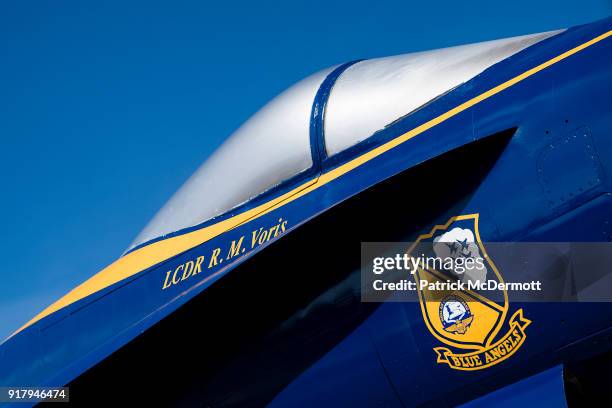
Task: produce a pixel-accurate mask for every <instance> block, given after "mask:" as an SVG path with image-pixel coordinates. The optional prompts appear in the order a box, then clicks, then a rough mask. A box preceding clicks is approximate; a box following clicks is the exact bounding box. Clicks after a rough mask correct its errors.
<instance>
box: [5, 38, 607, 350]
mask: <svg viewBox="0 0 612 408" xmlns="http://www.w3.org/2000/svg"><path fill="white" fill-rule="evenodd" d="M611 35H612V30H610V31H607V32H606V33H604V34H601V35H599V36H597V37H595V38H593V39H592V40H590V41H587V42H585V43H584V44H581V45H579V46H577V47H575V48H572V49H570V50H568V51H566V52H564V53H563V54H560V55H558V56H556V57H554V58H552V59H550V60H548V61H546V62H544V63H542V64H540V65H538V66H536V67H534V68H531V69H530V70H528V71H525V72H523V73H522V74H520V75H518V76H515V77H514V78H512V79H510V80H508V81H506V82H504V83H502V84H500V85H497V86H496V87H494V88H492V89H490V90H488V91H487V92H484V93H482V94H480V95H478V96H476V97H474V98H472V99H470V100H468V101H466V102H464V103H462V104H461V105H458V106H456V107H455V108H453V109H451V110H449V111H448V112H446V113H444V114H442V115H440V116H437V117H435V118H433V119H431V120H429V121H427V122H425V123H423V124H422V125H420V126H417V127H416V128H414V129H412V130H410V131H408V132H406V133H404V134H402V135H400V136H398V137H396V138H395V139H392V140H390V141H388V142H387V143H385V144H383V145H381V146H378V147H377V148H375V149H373V150H370V151H368V152H366V153H364V154H362V155H361V156H359V157H356V158H354V159H352V160H350V161H349V162H347V163H345V164H343V165H341V166H339V167H337V168H335V169H333V170H331V171H329V172H328V173H324V174H322V175H321V176H320V177H319V178H318V179H312V180H310V181H307V182H306V183H304V184H302V185H300V186H299V187H297V188H295V189H293V190H291V191H289V192H287V193H285V194H283V195H281V196H280V197H277V198H274V199H272V200H270V201H268V202H266V203H264V204H261V205H259V206H257V207H255V208H252V209H250V210H248V211H245V212H244V213H241V214H238V215H236V216H234V217H232V218H229V219H226V220H223V221H220V222H219V223H217V224H213V225H210V226H208V227H204V228H202V229H200V230H196V231H192V232H189V233H186V234H183V235H178V236H174V237H171V238H167V239H164V240H161V241H157V242H153V243H151V244H149V245H147V246H144V247H142V248H139V249H137V250H136V251H133V252H130V253H129V254H127V255H125V256H124V257H122V258H119V259H118V260H116V261H115V262H113V263H112V264H110V265H109V266H107V267H106V268H104V269H102V270H101V271H100V272H98V273H97V274H95V275H94V276H92V277H91V278H89V279H88V280H86V281H85V282H83V283H81V284H80V285H79V286H77V287H76V288H74V289H72V290H71V291H70V292H68V293H67V294H66V295H64V296H63V297H62V298H60V299H59V300H57V301H56V302H54V303H53V304H51V305H50V306H48V307H47V308H46V309H44V310H43V311H42V312H40V313H39V314H37V315H36V316H35V317H33V318H32V319H31V320H30V321H28V322H27V323H26V324H24V325H23V326H21V327H20V328H19V329H18V330H17V331H16V332H15V333H13V334H12V335H11V336H9V337H8V338H11V337H13V336H14V335H15V334H17V333H19V332H20V331H22V330H23V329H25V328H26V327H28V326H31V325H32V324H34V323H36V322H37V321H39V320H41V319H43V318H44V317H46V316H49V315H50V314H52V313H54V312H56V311H58V310H60V309H62V308H64V307H66V306H68V305H70V304H72V303H75V302H77V301H79V300H81V299H84V298H85V297H87V296H90V295H92V294H94V293H96V292H99V291H100V290H102V289H104V288H106V287H108V286H111V285H113V284H115V283H117V282H119V281H122V280H124V279H127V278H129V277H130V276H133V275H135V274H137V273H139V272H141V271H143V270H145V269H147V268H150V267H151V266H153V265H156V264H158V263H160V262H163V261H165V260H167V259H169V258H171V257H173V256H175V255H178V254H180V253H182V252H185V251H187V250H189V249H191V248H194V247H196V246H198V245H200V244H202V243H204V242H206V241H209V240H211V239H213V238H215V237H217V236H219V235H221V234H223V233H225V232H227V231H229V230H231V229H233V228H235V227H237V226H239V225H241V224H243V223H245V222H247V221H250V220H252V219H256V218H259V217H261V216H262V215H264V214H266V213H268V212H270V211H272V210H273V209H276V208H279V207H282V206H284V205H285V204H287V203H290V202H292V201H294V200H296V199H298V198H299V197H302V196H303V195H305V194H308V193H310V192H312V191H314V190H316V189H317V188H319V187H321V186H323V185H325V184H327V183H329V182H331V181H333V180H335V179H337V178H338V177H340V176H342V175H344V174H346V173H348V172H350V171H351V170H354V169H355V168H357V167H359V166H361V165H362V164H364V163H367V162H368V161H370V160H372V159H374V158H376V157H378V156H380V155H381V154H383V153H386V152H388V151H389V150H391V149H393V148H395V147H397V146H399V145H400V144H402V143H404V142H406V141H408V140H410V139H412V138H413V137H415V136H417V135H419V134H421V133H423V132H425V131H427V130H429V129H431V128H433V127H434V126H436V125H438V124H440V123H442V122H444V121H445V120H447V119H449V118H452V117H453V116H455V115H457V114H459V113H461V112H463V111H465V110H466V109H469V108H471V107H472V106H474V105H476V104H478V103H480V102H482V101H484V100H485V99H488V98H490V97H492V96H493V95H496V94H498V93H500V92H501V91H503V90H505V89H507V88H510V87H511V86H513V85H515V84H517V83H519V82H521V81H523V80H524V79H526V78H529V77H530V76H532V75H534V74H537V73H538V72H540V71H542V70H544V69H546V68H548V67H550V66H551V65H554V64H556V63H557V62H559V61H562V60H564V59H566V58H568V57H570V56H572V55H574V54H576V53H578V52H580V51H582V50H584V49H585V48H588V47H590V46H591V45H593V44H596V43H598V42H600V41H602V40H604V39H606V38H608V37H610V36H611ZM7 340H8V339H7Z"/></svg>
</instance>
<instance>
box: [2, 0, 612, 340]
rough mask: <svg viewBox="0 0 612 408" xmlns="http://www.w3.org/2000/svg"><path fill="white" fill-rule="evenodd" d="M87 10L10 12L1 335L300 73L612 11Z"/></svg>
mask: <svg viewBox="0 0 612 408" xmlns="http://www.w3.org/2000/svg"><path fill="white" fill-rule="evenodd" d="M84 3H85V2H76V1H75V2H69V1H56V0H54V1H37V2H24V1H17V2H3V3H2V5H1V6H0V141H1V144H0V159H1V160H0V181H1V182H2V200H0V214H2V216H3V217H2V219H3V222H2V225H1V228H2V234H1V238H0V240H1V245H0V250H1V251H2V252H1V254H0V255H1V256H2V261H3V262H2V264H1V267H0V274H1V275H0V338H4V337H5V336H6V335H8V334H9V333H10V332H12V331H13V330H14V329H16V328H17V327H18V326H20V325H21V324H22V323H24V322H25V321H26V320H28V319H29V318H30V317H32V316H33V315H34V314H36V313H37V312H39V311H40V310H41V309H42V308H44V307H45V306H47V305H48V304H49V303H51V302H52V301H54V300H55V299H57V298H58V297H60V296H61V295H62V294H64V293H65V292H67V291H68V290H69V289H71V288H72V287H74V286H75V285H76V284H78V283H80V282H81V281H83V280H84V279H85V278H86V277H88V276H90V275H92V274H93V273H95V272H97V271H98V270H100V269H101V268H103V267H104V266H106V265H107V264H109V263H111V262H112V261H113V260H114V259H116V258H117V257H118V256H119V255H120V254H121V252H122V251H123V250H124V249H125V248H126V247H127V246H128V244H129V243H130V242H131V240H132V239H133V238H134V237H135V235H136V234H137V233H138V232H139V230H140V229H141V228H142V227H143V226H144V225H145V223H146V222H147V221H148V220H149V219H150V218H151V217H152V216H153V215H154V213H155V212H156V210H157V209H159V207H161V206H162V205H163V203H164V202H165V201H166V200H167V199H168V198H169V197H170V195H171V194H172V193H173V191H175V190H176V189H177V188H178V187H179V186H180V185H181V184H182V183H183V181H184V180H186V178H187V177H188V176H189V175H190V174H191V173H192V172H193V171H194V170H195V169H196V167H197V166H198V165H199V163H201V162H202V161H203V160H204V159H205V158H206V157H207V156H208V155H209V154H210V153H211V152H212V151H213V150H214V148H215V147H216V146H218V145H219V143H221V141H222V140H223V139H224V138H226V137H227V136H228V135H229V134H230V133H231V132H232V131H233V130H234V129H236V128H237V127H238V126H239V125H240V124H241V123H242V122H243V121H245V120H246V119H247V118H248V117H249V116H250V115H251V114H252V113H254V112H255V111H256V110H257V109H258V108H260V107H261V106H262V105H263V104H264V103H265V102H266V101H268V100H270V99H271V98H272V97H273V96H275V95H276V94H278V93H279V92H280V91H282V90H283V89H285V88H286V87H288V86H289V85H290V84H292V83H293V82H295V81H297V80H299V79H300V78H302V77H304V76H306V75H308V74H310V73H312V72H314V71H317V70H319V69H321V68H324V67H327V66H330V65H333V64H337V63H341V62H345V61H349V60H353V59H357V58H369V57H377V56H386V55H392V54H399V53H406V52H411V51H418V50H424V49H431V48H438V47H443V46H449V45H455V44H461V43H468V42H475V41H482V40H488V39H495V38H501V37H508V36H513V35H519V34H528V33H532V32H538V31H546V30H552V29H557V28H562V27H568V26H572V25H576V24H581V23H586V22H590V21H593V20H597V19H600V18H602V17H606V16H607V15H610V14H612V0H583V1H575V0H573V1H565V0H547V1H532V0H530V1H525V0H512V1H505V2H500V1H490V0H486V1H483V0H474V1H451V2H441V1H418V2H411V1H405V0H404V1H387V0H377V1H372V0H370V1H361V0H353V1H346V2H336V1H331V0H327V1H318V0H317V1H290V0H289V1H279V2H276V3H271V2H266V1H248V2H247V1H234V2H225V4H224V2H220V1H216V2H204V1H199V2H195V1H194V2H177V1H173V2H166V3H165V4H161V3H157V2H152V1H146V2H141V3H137V2H133V1H132V2H127V1H120V2H105V3H106V4H104V5H102V4H97V3H101V2H87V3H89V4H84ZM112 3H114V4H112ZM207 3H208V4H207Z"/></svg>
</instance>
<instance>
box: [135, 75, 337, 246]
mask: <svg viewBox="0 0 612 408" xmlns="http://www.w3.org/2000/svg"><path fill="white" fill-rule="evenodd" d="M333 68H334V67H332V68H329V69H325V70H322V71H320V72H317V73H316V74H313V75H311V76H309V77H307V78H306V79H304V80H302V81H300V82H298V83H297V84H295V85H293V86H292V87H291V88H289V89H287V90H286V91H285V92H283V93H282V94H280V95H278V96H277V97H276V98H274V99H273V100H272V101H270V102H269V103H268V104H267V105H265V106H264V107H263V108H262V109H261V110H259V111H258V112H257V113H256V114H255V115H253V116H252V117H251V118H250V119H249V120H248V121H247V122H245V123H244V124H243V125H242V126H241V127H240V128H239V129H238V130H236V131H235V132H234V133H233V134H232V135H231V136H230V137H229V138H228V139H227V140H226V141H225V142H224V143H223V144H222V145H221V146H220V147H219V148H218V149H217V150H216V151H215V152H214V153H213V154H212V155H211V156H210V157H209V158H208V160H206V161H205V162H204V163H203V164H202V165H201V166H200V168H199V169H198V170H197V171H196V172H195V173H194V174H193V175H192V176H191V177H190V178H189V179H188V180H187V181H186V182H185V184H184V185H183V186H182V187H181V188H180V189H179V190H178V191H177V192H176V193H175V194H174V195H173V196H172V198H171V199H170V200H169V201H168V202H167V203H166V205H164V206H163V207H162V208H161V210H159V212H158V213H157V214H156V215H155V217H154V218H153V219H152V220H151V221H150V222H149V224H148V225H147V226H146V227H145V228H144V229H143V230H142V232H141V233H140V234H139V235H138V236H137V237H136V239H135V240H134V242H133V243H132V245H131V246H130V248H128V250H129V249H132V248H134V247H135V246H137V245H140V244H142V243H144V242H147V241H149V240H151V239H154V238H157V237H160V236H163V235H166V234H169V233H172V232H175V231H178V230H181V229H183V228H187V227H192V226H194V225H198V224H200V223H202V222H204V221H206V220H208V219H210V218H212V217H215V216H217V215H221V214H223V213H225V212H227V211H229V210H231V209H232V208H235V207H236V206H238V205H240V204H242V203H244V202H246V201H248V200H249V199H251V198H253V197H255V196H257V195H259V194H261V193H262V192H264V191H266V190H268V189H270V188H272V187H274V186H276V185H278V184H280V183H282V182H283V181H285V180H287V179H289V178H291V177H292V176H295V175H297V174H298V173H300V172H302V171H304V170H307V169H309V168H310V167H312V157H311V150H310V115H311V109H312V104H313V101H314V98H315V95H316V93H317V90H318V89H319V86H320V85H321V83H322V82H323V80H324V79H325V77H326V76H327V75H328V74H329V73H330V72H331V71H332V70H333Z"/></svg>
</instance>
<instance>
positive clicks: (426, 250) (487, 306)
mask: <svg viewBox="0 0 612 408" xmlns="http://www.w3.org/2000/svg"><path fill="white" fill-rule="evenodd" d="M478 222H479V215H478V214H468V215H460V216H456V217H452V218H450V219H449V220H448V222H447V223H446V224H444V225H436V226H435V227H434V228H432V229H431V231H430V232H429V233H427V234H423V235H420V236H419V237H418V238H417V240H416V242H415V243H414V245H412V246H411V247H410V249H409V250H408V251H407V252H408V255H410V256H413V257H419V256H420V257H427V256H429V257H430V259H434V260H435V261H434V262H432V263H427V264H422V265H421V266H420V267H419V268H417V270H416V272H415V274H414V275H413V276H414V279H415V280H416V284H417V290H418V294H419V303H420V306H421V312H422V314H423V320H424V322H425V324H426V326H427V328H428V330H429V331H430V332H431V334H432V335H433V336H434V337H436V339H438V340H439V341H440V342H441V343H443V344H444V345H446V346H449V347H451V348H452V349H451V348H448V347H435V348H434V351H435V352H436V354H437V362H438V363H441V364H442V363H443V364H448V365H449V366H450V367H451V368H453V369H458V370H479V369H483V368H486V367H490V366H492V365H494V364H497V363H499V362H501V361H503V360H505V359H507V358H509V357H510V356H512V355H513V354H514V353H516V351H517V350H518V349H519V348H520V347H521V345H522V344H523V342H524V340H525V331H524V330H525V328H526V327H527V326H528V325H529V324H530V323H531V321H530V320H528V319H526V318H524V317H523V310H522V309H519V310H516V311H515V312H514V313H513V315H512V316H511V318H510V319H509V322H508V323H509V324H508V326H509V330H507V331H506V332H504V334H503V335H501V336H500V335H499V333H500V331H501V330H502V328H503V327H504V324H505V322H506V317H507V315H508V311H509V306H510V305H509V302H508V294H507V292H506V290H503V293H501V294H500V296H498V297H496V298H495V299H492V298H490V297H487V296H486V295H483V294H482V293H480V291H478V290H477V289H476V287H477V283H478V282H481V283H486V282H488V281H490V280H493V281H496V282H499V283H504V280H503V278H502V275H501V274H500V272H499V270H498V269H497V267H496V265H495V264H494V262H493V260H492V259H491V258H490V257H489V255H488V254H487V251H486V249H485V247H484V245H483V243H482V240H481V239H480V233H479V229H478ZM452 281H455V282H457V283H459V282H462V283H461V285H462V286H461V289H457V290H454V289H453V290H445V289H440V288H441V287H442V288H444V285H443V283H444V282H452ZM438 285H439V286H438ZM470 287H473V288H471V289H470ZM466 350H467V351H468V352H467V353H466V352H465V351H466Z"/></svg>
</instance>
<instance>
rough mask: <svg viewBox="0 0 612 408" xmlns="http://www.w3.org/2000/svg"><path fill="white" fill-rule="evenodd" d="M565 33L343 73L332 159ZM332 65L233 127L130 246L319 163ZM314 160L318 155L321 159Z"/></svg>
mask: <svg viewBox="0 0 612 408" xmlns="http://www.w3.org/2000/svg"><path fill="white" fill-rule="evenodd" d="M559 32H560V31H552V32H546V33H539V34H532V35H527V36H521V37H513V38H507V39H502V40H496V41H488V42H482V43H476V44H469V45H462V46H457V47H450V48H443V49H438V50H433V51H426V52H417V53H411V54H404V55H399V56H393V57H387V58H376V59H371V60H366V61H361V62H358V63H356V64H354V65H351V66H350V67H349V68H347V69H346V70H345V71H344V72H342V74H341V75H340V76H339V77H338V78H337V80H336V82H335V83H334V85H333V88H332V90H331V92H330V94H329V97H328V99H327V104H326V108H325V112H324V132H323V133H324V141H323V142H324V143H323V144H324V146H325V150H326V152H325V153H326V156H328V157H331V156H334V155H336V154H338V153H340V152H343V151H345V150H346V149H348V148H350V147H352V146H354V145H356V144H357V143H359V142H361V141H363V140H366V139H367V138H368V137H370V136H372V135H373V134H374V133H376V132H378V131H379V130H381V129H384V128H385V127H386V126H388V125H389V124H391V123H393V122H394V121H396V120H397V119H399V118H401V117H403V116H406V115H408V114H409V113H411V112H413V111H415V110H416V109H418V108H419V107H421V106H423V105H424V104H427V103H428V102H430V101H431V100H433V99H435V98H436V97H438V96H440V95H443V94H444V93H446V92H449V91H450V90H452V89H453V88H455V87H457V86H459V85H461V84H463V83H465V82H467V81H469V80H470V79H472V78H474V77H475V76H477V75H478V74H480V73H481V72H483V71H484V70H486V69H487V68H489V67H491V66H492V65H494V64H496V63H497V62H499V61H502V60H504V59H506V58H508V57H510V56H512V55H513V54H516V53H517V52H519V51H521V50H523V49H525V48H527V47H529V46H531V45H533V44H535V43H537V42H539V41H542V40H544V39H546V38H548V37H551V36H553V35H555V34H557V33H559ZM335 68H336V67H331V68H328V69H325V70H322V71H320V72H317V73H315V74H313V75H311V76H309V77H307V78H306V79H304V80H302V81H300V82H298V83H297V84H295V85H294V86H292V87H291V88H289V89H287V90H286V91H285V92H283V93H282V94H280V95H279V96H277V97H276V98H275V99H273V100H272V101H271V102H269V103H268V104H267V105H266V106H264V107H263V108H262V109H261V110H260V111H259V112H257V113H256V114H255V115H254V116H252V117H251V118H250V119H249V120H248V121H247V122H246V123H244V124H243V125H242V126H241V127H240V128H239V129H238V130H236V132H234V133H233V134H232V135H231V136H230V137H229V138H228V139H227V140H226V141H225V142H224V143H223V144H222V145H221V146H220V147H219V149H217V151H216V152H215V153H213V154H212V155H211V156H210V157H209V158H208V159H207V160H206V161H205V162H204V163H203V164H202V165H201V166H200V168H199V169H198V170H197V171H196V172H195V173H194V174H193V175H192V176H191V177H190V178H189V179H188V180H187V181H186V182H185V184H184V185H183V186H182V187H181V188H180V189H179V190H178V191H177V192H176V193H175V194H174V196H173V197H172V198H171V199H170V200H169V201H168V203H167V204H166V205H164V207H162V209H161V210H160V211H159V212H158V213H157V214H156V215H155V217H154V218H153V219H152V220H151V221H150V222H149V224H148V225H147V226H146V227H145V228H144V229H143V230H142V232H141V233H140V234H139V235H138V236H137V237H136V239H135V240H134V242H133V243H132V245H131V246H130V249H131V248H134V247H136V246H138V245H140V244H143V243H146V242H147V241H149V240H152V239H155V238H158V237H161V236H164V235H167V234H170V233H173V232H176V231H180V230H182V229H185V228H189V227H193V226H196V225H198V224H200V223H202V222H205V221H207V220H209V219H211V218H213V217H215V216H218V215H222V214H224V213H226V212H228V211H230V210H232V209H234V208H236V207H238V206H240V205H241V204H243V203H245V202H248V201H249V200H251V199H253V198H254V197H256V196H259V195H261V194H264V193H265V192H266V191H269V190H270V189H271V188H273V187H275V186H278V185H280V184H282V183H283V182H285V181H287V180H289V179H292V178H294V177H295V176H296V175H298V174H300V173H303V172H305V171H307V170H309V169H312V168H313V164H314V163H313V155H312V151H314V150H311V143H313V141H312V140H311V135H310V121H311V112H312V107H313V102H314V99H315V95H316V94H317V91H318V90H319V87H320V86H321V84H322V83H323V81H324V80H325V78H326V77H327V76H328V75H329V74H330V73H331V72H332V71H333V70H334V69H335ZM315 160H318V158H317V157H315Z"/></svg>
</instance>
